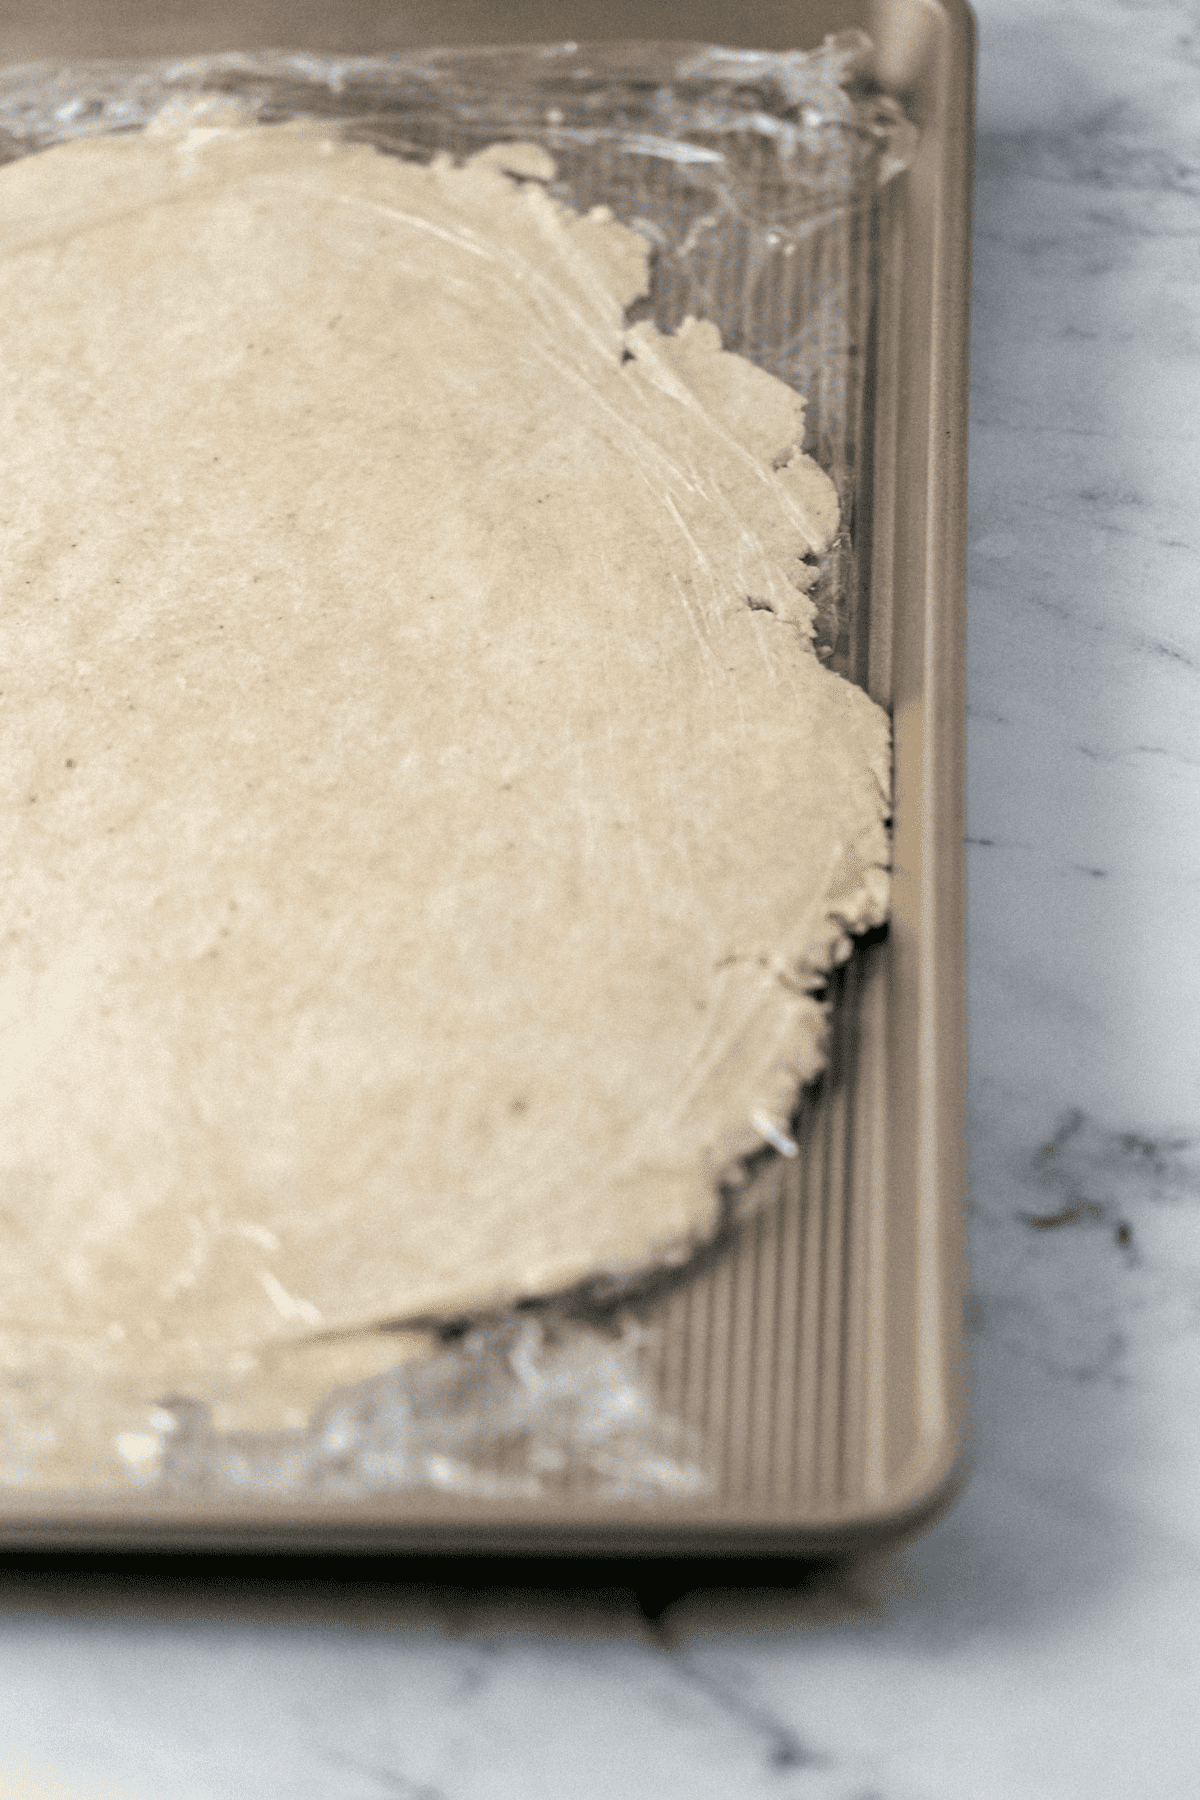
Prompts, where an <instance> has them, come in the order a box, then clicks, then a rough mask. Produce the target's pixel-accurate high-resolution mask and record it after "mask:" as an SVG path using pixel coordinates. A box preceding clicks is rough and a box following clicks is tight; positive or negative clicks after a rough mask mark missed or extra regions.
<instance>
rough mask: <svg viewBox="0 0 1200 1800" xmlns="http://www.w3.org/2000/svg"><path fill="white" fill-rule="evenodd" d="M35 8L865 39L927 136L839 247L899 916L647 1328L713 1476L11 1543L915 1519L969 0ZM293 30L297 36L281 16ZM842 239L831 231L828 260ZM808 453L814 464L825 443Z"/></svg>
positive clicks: (62, 35)
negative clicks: (889, 755) (630, 1495)
mask: <svg viewBox="0 0 1200 1800" xmlns="http://www.w3.org/2000/svg"><path fill="white" fill-rule="evenodd" d="M105 14H106V9H105V8H104V7H103V6H100V7H95V6H92V7H89V8H86V9H85V8H83V7H80V9H79V13H78V18H77V19H76V20H75V21H74V22H72V20H71V18H70V17H69V9H68V12H67V13H64V11H63V9H58V10H56V14H55V23H54V25H53V26H52V27H51V26H47V25H43V24H41V23H39V22H38V20H37V18H36V15H35V13H34V12H33V11H32V10H31V11H30V13H29V15H28V22H27V24H26V25H24V26H22V25H21V24H17V25H16V26H12V25H6V26H4V27H3V29H2V30H0V57H2V58H3V59H4V60H6V61H9V62H12V61H16V60H20V61H22V62H24V61H26V60H34V59H38V58H46V59H52V60H54V61H55V62H57V63H60V64H61V63H62V62H63V61H65V60H69V59H71V58H72V57H95V56H121V57H128V56H147V55H152V56H162V55H172V54H180V55H194V54H197V53H200V52H211V51H217V50H222V49H227V48H239V47H246V48H249V47H252V46H261V45H263V44H267V43H271V42H275V43H284V42H286V43H288V44H289V46H295V47H297V48H301V49H306V50H313V51H318V50H320V51H326V52H330V51H338V52H345V53H356V52H361V53H377V52H388V53H393V52H400V51H406V50H411V49H414V48H418V47H422V46H426V45H454V44H472V43H485V44H492V45H500V44H506V43H512V44H522V43H530V42H534V41H553V42H559V43H561V42H563V41H564V40H568V39H572V40H575V41H582V42H592V41H611V40H616V39H628V38H633V37H636V38H640V39H653V40H657V41H658V42H660V43H661V42H664V41H670V40H674V39H679V40H688V41H691V42H693V43H694V42H697V41H705V42H709V43H722V44H727V45H730V46H732V47H735V48H736V47H744V48H747V49H750V48H754V49H803V48H809V47H813V46H815V45H816V44H817V43H819V42H820V41H821V39H822V38H823V37H824V36H825V35H826V34H827V33H829V32H833V31H841V30H845V29H847V28H850V27H860V28H863V29H865V30H867V31H868V33H869V34H870V36H871V38H872V40H873V42H874V45H875V52H874V67H873V71H872V73H873V76H874V78H875V80H876V81H877V83H878V84H879V86H880V88H881V89H882V90H883V91H884V92H885V93H888V94H891V95H893V96H895V97H896V98H897V99H898V100H899V101H900V102H901V103H902V104H903V106H904V108H905V110H906V112H907V113H908V116H909V117H910V118H911V119H912V120H913V121H914V122H915V124H916V125H917V127H918V129H919V133H920V136H919V143H918V148H917V151H916V154H915V157H914V159H913V161H912V162H911V164H910V166H909V167H908V168H907V169H906V170H905V172H904V173H903V174H902V175H900V176H899V177H897V178H896V179H894V180H893V181H892V182H891V183H890V184H889V185H888V186H887V187H886V188H884V189H882V190H881V191H880V196H879V198H878V201H877V202H876V205H877V209H878V212H877V217H876V218H875V220H874V223H873V229H872V234H871V239H870V243H869V244H864V245H862V246H859V250H861V256H862V269H863V272H864V274H863V284H862V288H861V292H860V293H859V296H858V305H859V313H860V317H859V321H858V326H857V331H858V340H857V341H856V344H855V346H854V351H855V353H856V354H860V355H861V358H862V364H861V367H862V373H861V376H860V378H859V388H858V410H857V413H856V421H857V423H856V432H857V437H858V443H857V446H856V467H855V471H854V496H853V499H854V504H853V523H852V537H853V543H852V546H851V550H850V556H851V563H850V565H849V566H850V567H851V569H852V583H853V587H854V596H853V599H854V603H853V605H852V607H851V609H850V612H849V615H848V622H847V628H846V630H845V631H844V633H843V637H842V642H841V644H840V647H838V649H837V657H838V659H839V660H840V663H841V666H842V667H843V668H844V669H845V672H847V673H848V674H849V675H850V676H851V678H852V679H855V680H858V681H859V682H860V683H861V684H862V685H863V686H865V687H867V688H868V689H869V691H870V692H871V693H872V694H873V695H874V696H875V697H876V698H877V699H878V700H880V701H881V702H882V703H883V704H884V705H886V706H888V707H889V709H890V710H891V712H892V716H893V720H894V730H895V812H894V858H895V869H894V891H893V911H892V917H891V923H890V925H889V927H888V929H887V931H886V933H885V934H880V935H879V937H878V941H875V942H873V943H870V944H867V945H864V946H862V947H860V949H859V950H858V951H857V953H856V954H855V956H854V957H853V958H852V959H851V962H850V963H849V964H848V965H847V966H846V967H845V969H844V970H842V971H840V972H839V974H838V976H837V977H836V979H835V984H834V986H835V994H834V999H835V1006H834V1012H833V1020H834V1024H833V1033H832V1047H831V1049H832V1053H831V1061H830V1066H829V1069H828V1070H827V1072H826V1074H825V1076H824V1077H823V1078H822V1080H821V1082H820V1083H819V1084H818V1085H817V1087H816V1088H815V1089H813V1090H811V1091H810V1092H809V1093H808V1095H807V1096H806V1097H805V1100H804V1103H803V1107H802V1110H801V1113H800V1115H799V1117H798V1120H797V1124H796V1136H797V1142H798V1144H799V1152H800V1153H799V1155H797V1156H796V1157H795V1158H794V1159H792V1160H791V1161H789V1162H787V1163H785V1164H782V1165H781V1166H780V1169H779V1171H778V1182H777V1186H776V1191H775V1193H774V1196H773V1198H772V1199H771V1200H770V1202H769V1203H768V1204H765V1205H763V1206H761V1207H759V1208H758V1210H756V1211H755V1212H753V1213H752V1214H751V1215H750V1216H748V1217H747V1218H745V1219H744V1220H742V1221H741V1222H740V1223H739V1224H737V1225H736V1227H731V1229H730V1231H729V1232H728V1233H727V1237H726V1241H724V1242H723V1243H722V1244H721V1245H720V1246H719V1247H718V1251H717V1252H716V1253H714V1254H712V1255H710V1256H708V1257H706V1258H702V1259H701V1261H700V1264H699V1265H698V1266H697V1267H695V1268H693V1269H692V1270H690V1271H689V1272H688V1278H687V1279H686V1280H685V1281H680V1282H677V1283H675V1284H673V1285H670V1286H668V1287H667V1288H666V1290H665V1291H663V1292H661V1293H660V1294H659V1295H658V1296H657V1297H655V1296H654V1295H650V1296H649V1297H644V1298H643V1300H642V1301H641V1303H640V1305H639V1317H641V1318H642V1319H643V1320H645V1321H646V1322H647V1323H648V1324H649V1325H650V1326H651V1327H652V1339H653V1341H654V1343H655V1344H656V1346H657V1349H656V1351H655V1353H654V1354H655V1358H656V1362H655V1370H654V1379H655V1382H656V1384H657V1389H658V1393H659V1396H660V1398H661V1401H662V1404H663V1406H664V1407H665V1408H667V1409H668V1410H669V1411H670V1412H671V1414H672V1415H674V1416H677V1417H678V1418H680V1419H681V1420H683V1421H685V1422H686V1423H687V1425H688V1426H689V1427H690V1428H691V1429H692V1430H693V1431H694V1432H695V1433H697V1434H698V1436H699V1438H700V1439H701V1440H702V1442H703V1444H704V1446H705V1454H706V1458H707V1466H708V1467H709V1469H710V1470H711V1476H712V1479H711V1485H710V1488H709V1491H707V1492H706V1493H704V1494H703V1495H702V1496H700V1497H692V1498H689V1499H686V1500H670V1499H661V1498H660V1499H657V1500H655V1501H654V1503H653V1504H649V1503H632V1502H630V1503H622V1504H614V1503H613V1502H612V1501H600V1500H598V1499H597V1498H596V1497H595V1496H594V1495H592V1494H590V1493H589V1491H588V1489H587V1487H586V1485H584V1486H579V1485H578V1484H572V1483H564V1484H561V1485H560V1487H559V1488H558V1489H557V1490H554V1489H549V1490H548V1491H547V1492H546V1493H545V1494H544V1495H543V1496H542V1497H540V1498H538V1499H537V1500H536V1501H531V1500H530V1499H528V1498H524V1499H495V1498H486V1499H481V1498H479V1497H478V1496H477V1495H476V1496H473V1497H464V1496H459V1495H452V1494H439V1493H436V1492H429V1491H424V1492H413V1491H405V1492H400V1493H397V1494H395V1495H387V1496H381V1495H379V1494H375V1495H372V1496H371V1497H369V1498H365V1499H355V1498H346V1499H343V1498H339V1499H336V1500H329V1499H321V1500H305V1499H303V1498H301V1497H299V1496H297V1497H291V1496H288V1497H283V1498H280V1497H268V1496H264V1495H262V1494H255V1495H252V1496H246V1497H244V1498H243V1497H239V1496H236V1495H232V1496H226V1495H209V1496H206V1495H205V1494H203V1493H199V1492H198V1493H196V1494H189V1493H187V1492H175V1493H170V1492H167V1491H163V1490H159V1489H157V1488H151V1489H148V1490H143V1491H138V1490H136V1489H132V1488H131V1489H130V1490H129V1491H119V1492H116V1491H114V1492H104V1491H97V1492H95V1493H88V1494H78V1495H72V1494H65V1495H64V1494H59V1493H49V1492H45V1491H35V1490H29V1491H24V1490H15V1489H9V1490H7V1491H6V1492H5V1494H4V1497H3V1500H2V1501H0V1546H8V1547H18V1546H21V1547H32V1546H46V1547H57V1548H71V1549H84V1548H98V1547H105V1546H112V1547H118V1546H120V1547H125V1548H134V1549H136V1548H146V1549H151V1548H166V1547H195V1548H213V1549H217V1548H223V1549H261V1550H269V1549H290V1550H296V1549H311V1550H314V1551H318V1550H319V1551H334V1550H337V1551H345V1550H361V1551H384V1550H386V1551H403V1550H409V1551H423V1552H438V1551H443V1550H445V1551H451V1550H453V1551H458V1552H464V1551H491V1552H514V1553H524V1552H533V1553H541V1554H547V1553H552V1554H562V1553H583V1554H594V1553H603V1554H622V1553H628V1554H676V1555H678V1554H693V1553H701V1554H703V1553H708V1552H714V1553H716V1552H720V1553H730V1552H732V1553H764V1552H768V1553H769V1552H779V1553H783V1554H788V1555H813V1554H817V1555H829V1554H840V1553H844V1552H848V1551H851V1550H855V1549H860V1548H865V1547H868V1546H871V1545H875V1544H878V1543H880V1542H882V1541H884V1540H886V1539H889V1538H891V1537H894V1536H896V1535H898V1534H901V1533H904V1532H907V1531H909V1530H912V1529H914V1528H915V1527H916V1526H918V1525H919V1524H921V1523H922V1522H924V1521H926V1520H928V1519H929V1518H931V1517H932V1516H934V1515H935V1514H936V1513H937V1511H938V1510H939V1509H940V1508H941V1507H942V1506H943V1505H945V1504H946V1503H947V1501H948V1500H949V1498H951V1497H952V1495H953V1493H954V1491H955V1490H956V1487H957V1485H958V1483H959V1482H960V1481H961V1479H962V1474H963V1468H964V1459H965V1441H966V1359H965V1345H964V1336H963V1321H962V1296H963V1280H964V1268H965V1253H964V1216H965V1207H966V1178H965V1143H964V1139H965V1067H964V1059H965V1031H964V954H963V887H964V861H963V728H964V635H965V621H964V562H965V499H966V430H967V381H966V376H967V306H968V258H969V233H970V199H971V183H972V158H973V84H974V26H973V20H972V16H971V13H970V11H969V9H968V7H967V6H966V5H965V3H964V0H862V3H859V0H818V3H817V4H812V5H804V4H800V5H798V6H794V7H792V6H788V7H783V6H780V5H778V4H774V3H772V0H759V3H758V4H751V5H749V6H747V7H744V8H739V9H737V10H736V11H734V10H729V11H726V10H725V9H723V8H722V7H720V6H716V5H708V6H704V7H701V8H699V9H697V8H694V7H688V8H686V9H685V8H682V7H680V6H675V5H672V4H669V3H663V0H647V3H646V4H643V5H640V6H638V7H637V8H634V7H632V6H618V7H615V8H614V7H613V6H605V7H604V8H603V9H600V8H598V7H596V6H594V5H592V4H590V3H589V0H576V3H571V0H567V3H564V4H562V5H549V4H545V5H535V6H532V7H531V6H528V5H521V6H518V5H516V4H510V5H478V4H467V5H465V6H462V5H460V6H455V7H453V8H451V7H449V6H445V7H442V6H438V5H434V6H431V7H427V8H422V9H420V10H419V11H414V12H413V13H412V14H406V15H401V16H399V17H397V15H396V14H394V13H392V12H391V11H389V10H386V9H384V8H382V7H380V6H376V5H375V4H370V3H365V4H358V5H351V6H349V7H344V8H342V9H339V12H338V15H337V17H336V19H335V20H331V21H330V22H328V23H326V24H322V23H320V22H317V23H314V22H313V21H312V20H311V19H309V20H308V21H307V23H304V22H298V21H297V20H296V18H295V17H294V16H292V15H291V13H290V9H286V8H283V7H279V8H278V10H277V11H273V10H272V6H271V5H270V4H268V5H266V6H258V7H250V8H247V9H245V10H244V11H243V12H242V13H241V14H240V15H239V20H238V22H237V28H236V34H235V36H234V37H233V38H231V37H230V21H229V18H228V16H226V15H223V14H220V13H219V11H218V9H217V8H215V7H213V8H212V9H211V13H210V12H209V9H208V8H206V7H205V6H203V5H201V6H199V7H197V8H195V9H192V10H191V11H190V12H189V16H188V19H187V21H186V25H185V24H184V23H183V22H181V21H180V20H179V19H178V17H177V16H172V17H171V18H168V17H167V16H166V11H165V9H164V12H163V14H162V15H161V16H160V15H159V14H158V13H157V11H156V9H154V8H150V9H138V11H137V13H136V16H134V14H133V13H132V12H129V13H127V12H126V11H125V10H124V8H118V7H115V6H114V7H113V8H112V9H111V14H110V16H108V17H106V16H105ZM298 23H300V24H301V30H300V33H299V36H298V32H297V25H298ZM853 250H854V247H853V246H850V247H849V248H848V249H847V251H846V253H847V254H851V252H852V251H853ZM818 454H819V448H818Z"/></svg>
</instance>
